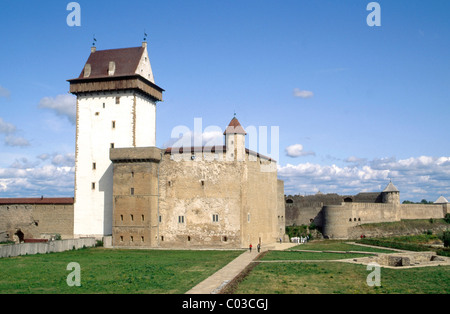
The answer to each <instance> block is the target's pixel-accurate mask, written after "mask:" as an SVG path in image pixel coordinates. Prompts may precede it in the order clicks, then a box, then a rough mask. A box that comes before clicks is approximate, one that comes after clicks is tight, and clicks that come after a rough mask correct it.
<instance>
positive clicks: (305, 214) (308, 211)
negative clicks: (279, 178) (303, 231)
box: [286, 202, 324, 227]
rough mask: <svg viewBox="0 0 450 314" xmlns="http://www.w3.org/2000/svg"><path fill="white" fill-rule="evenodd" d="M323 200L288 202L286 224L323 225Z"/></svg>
mask: <svg viewBox="0 0 450 314" xmlns="http://www.w3.org/2000/svg"><path fill="white" fill-rule="evenodd" d="M323 205H324V204H323V203H322V202H302V203H301V204H298V203H286V226H300V225H309V224H311V222H314V224H315V225H316V226H319V227H322V224H323V223H322V220H323V219H322V208H323Z"/></svg>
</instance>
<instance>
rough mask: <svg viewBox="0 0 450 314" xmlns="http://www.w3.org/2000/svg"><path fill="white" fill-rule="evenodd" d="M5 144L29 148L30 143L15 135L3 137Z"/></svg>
mask: <svg viewBox="0 0 450 314" xmlns="http://www.w3.org/2000/svg"><path fill="white" fill-rule="evenodd" d="M5 144H6V145H7V146H12V147H25V146H30V142H29V141H28V140H27V139H26V138H23V137H21V136H15V135H7V136H6V137H5Z"/></svg>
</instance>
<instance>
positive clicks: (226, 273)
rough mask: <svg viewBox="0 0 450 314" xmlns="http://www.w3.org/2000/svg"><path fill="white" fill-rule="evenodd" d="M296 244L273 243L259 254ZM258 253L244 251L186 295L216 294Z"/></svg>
mask: <svg viewBox="0 0 450 314" xmlns="http://www.w3.org/2000/svg"><path fill="white" fill-rule="evenodd" d="M296 245H298V244H296V243H276V244H275V243H274V244H272V245H269V246H266V247H262V248H261V253H262V252H264V251H268V250H285V249H288V248H290V247H293V246H296ZM258 255H259V253H258V252H257V250H256V248H253V250H252V252H251V253H250V252H249V250H246V251H244V252H243V253H242V254H241V255H239V256H238V257H237V258H235V259H234V260H233V261H231V262H230V263H229V264H228V265H226V266H225V267H223V268H222V269H220V270H219V271H217V272H216V273H214V274H213V275H211V276H210V277H208V278H206V279H205V280H203V281H202V282H200V283H199V284H198V285H196V286H195V287H193V288H192V289H191V290H189V291H187V292H186V294H211V293H218V292H219V291H220V290H222V289H223V288H225V286H226V285H227V284H228V283H229V282H231V280H233V278H234V277H236V276H237V275H239V274H240V273H241V271H243V270H244V269H245V268H246V267H247V266H248V265H249V264H250V263H251V262H252V261H253V260H254V259H255V258H256V257H257V256H258Z"/></svg>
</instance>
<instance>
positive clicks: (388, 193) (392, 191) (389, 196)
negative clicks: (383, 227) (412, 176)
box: [381, 182, 400, 205]
mask: <svg viewBox="0 0 450 314" xmlns="http://www.w3.org/2000/svg"><path fill="white" fill-rule="evenodd" d="M381 195H382V202H383V203H385V204H393V205H400V191H399V190H398V189H397V188H396V187H395V185H393V184H392V182H389V184H388V186H387V187H386V188H385V189H384V190H383V192H381Z"/></svg>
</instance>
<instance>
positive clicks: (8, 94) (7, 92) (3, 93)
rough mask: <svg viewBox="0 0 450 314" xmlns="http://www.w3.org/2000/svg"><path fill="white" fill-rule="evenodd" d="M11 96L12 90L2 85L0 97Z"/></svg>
mask: <svg viewBox="0 0 450 314" xmlns="http://www.w3.org/2000/svg"><path fill="white" fill-rule="evenodd" d="M9 96H11V92H10V91H9V90H7V89H6V88H4V87H3V86H1V85H0V97H6V98H9Z"/></svg>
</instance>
